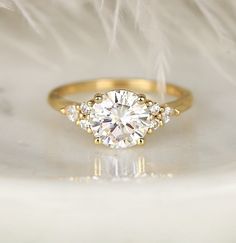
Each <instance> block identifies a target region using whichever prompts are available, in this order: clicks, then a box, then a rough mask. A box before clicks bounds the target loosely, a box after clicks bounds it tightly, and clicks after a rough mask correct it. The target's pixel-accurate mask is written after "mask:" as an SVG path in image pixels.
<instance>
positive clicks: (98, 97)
mask: <svg viewBox="0 0 236 243" xmlns="http://www.w3.org/2000/svg"><path fill="white" fill-rule="evenodd" d="M102 100H103V95H102V94H100V93H97V94H95V96H94V102H95V103H96V104H99V103H101V102H102Z"/></svg>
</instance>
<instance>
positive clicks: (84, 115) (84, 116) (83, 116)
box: [79, 113, 87, 120]
mask: <svg viewBox="0 0 236 243" xmlns="http://www.w3.org/2000/svg"><path fill="white" fill-rule="evenodd" d="M86 117H87V115H86V114H82V113H80V114H79V119H80V120H84V119H86Z"/></svg>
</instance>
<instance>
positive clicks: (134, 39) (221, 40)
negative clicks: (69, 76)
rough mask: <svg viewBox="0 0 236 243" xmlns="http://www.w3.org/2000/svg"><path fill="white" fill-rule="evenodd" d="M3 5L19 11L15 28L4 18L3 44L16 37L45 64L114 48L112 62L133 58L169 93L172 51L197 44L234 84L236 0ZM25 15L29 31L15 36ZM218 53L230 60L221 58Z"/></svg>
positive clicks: (17, 0) (21, 1) (25, 0)
mask: <svg viewBox="0 0 236 243" xmlns="http://www.w3.org/2000/svg"><path fill="white" fill-rule="evenodd" d="M0 8H2V10H1V11H5V15H8V13H9V11H11V12H12V11H14V12H15V13H16V15H15V19H14V25H15V28H16V29H14V30H13V29H12V28H10V27H8V26H9V23H8V21H5V22H4V24H2V25H3V27H4V32H1V33H0V35H1V40H0V43H3V42H5V44H6V40H7V39H11V38H12V40H11V41H9V45H10V46H11V47H12V46H14V47H15V48H16V49H17V48H19V49H21V50H23V49H24V51H23V52H21V53H22V55H26V56H27V55H28V56H31V57H32V56H33V59H35V60H36V59H37V60H40V62H41V63H42V62H44V61H43V60H47V62H46V63H47V65H48V63H51V66H52V67H54V66H55V65H56V66H58V67H59V68H60V65H61V64H62V63H65V62H66V60H68V61H69V60H73V61H74V62H77V61H78V63H81V62H82V60H83V59H86V58H87V59H89V58H90V59H89V60H90V61H91V63H93V62H94V65H96V63H95V61H96V60H97V58H95V59H94V60H93V58H92V59H91V56H90V57H87V56H84V55H85V54H83V55H78V53H86V52H85V51H84V50H86V48H87V49H89V50H90V52H91V53H94V55H96V54H97V52H98V50H99V51H101V50H103V51H104V55H106V52H109V51H110V52H111V53H112V55H110V56H108V58H110V59H111V60H110V61H112V59H113V58H114V56H116V58H121V59H122V58H124V57H126V56H127V57H128V56H129V57H131V58H133V60H134V61H135V62H137V66H138V65H139V66H140V69H141V70H142V73H143V76H146V77H151V78H155V79H157V80H158V81H159V85H160V87H161V91H162V93H164V92H165V82H166V79H167V78H168V73H169V71H170V72H171V70H172V69H171V57H172V52H174V50H175V49H176V48H178V46H179V45H183V44H184V45H185V46H186V47H187V48H190V49H192V50H195V49H196V48H197V49H198V50H199V52H201V53H202V54H203V55H204V56H207V58H208V61H209V63H210V64H212V66H213V67H214V68H215V69H216V71H217V72H219V74H220V75H222V76H224V77H226V79H227V80H229V81H230V82H231V83H233V84H235V81H234V71H233V70H232V68H231V66H232V64H235V40H236V31H235V28H234V26H235V24H236V23H235V22H236V21H235V18H234V16H235V15H236V4H235V2H234V1H233V0H232V1H230V0H228V1H224V2H223V1H212V0H207V1H203V0H193V1H191V2H190V1H187V0H179V1H177V0H174V1H171V2H170V1H160V0H147V1H141V0H114V1H107V0H80V1H78V0H70V1H63V0H47V1H46V0H42V1H36V0H34V1H32V0H12V1H11V0H1V1H0ZM17 13H20V15H19V14H17ZM9 15H10V13H9ZM22 18H23V19H24V20H25V27H24V28H25V30H24V31H25V32H26V35H25V36H24V37H22V36H21V38H18V39H16V38H14V35H15V33H14V32H15V31H17V26H19V24H21V23H22ZM28 27H30V28H31V30H32V31H34V33H35V34H36V35H34V34H32V33H30V30H29V28H28ZM19 31H22V29H19ZM37 35H38V37H37ZM35 39H37V41H35ZM14 41H15V42H17V44H15V45H14V44H13V42H14ZM24 43H31V45H25V44H24ZM42 43H43V45H42ZM52 43H54V45H52ZM104 43H105V44H104ZM104 45H105V46H106V48H105V49H103V47H104ZM22 46H23V47H22ZM32 48H33V49H32ZM216 49H217V51H216ZM225 50H227V51H229V52H230V55H228V56H227V55H226V54H225V52H224V51H225ZM219 52H221V53H222V55H224V57H225V58H226V59H227V63H228V62H230V64H231V65H226V64H225V63H226V62H224V63H222V61H221V60H220V59H217V58H216V55H218V53H219ZM55 53H56V54H55ZM76 60H77V61H76ZM124 61H125V59H124ZM124 74H125V73H124ZM120 75H121V76H123V74H122V73H121V74H120Z"/></svg>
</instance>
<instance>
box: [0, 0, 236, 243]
mask: <svg viewBox="0 0 236 243" xmlns="http://www.w3.org/2000/svg"><path fill="white" fill-rule="evenodd" d="M235 25H236V2H235V1H234V0H224V1H223V0H222V1H221V0H191V1H189V0H171V1H162V0H70V1H65V0H41V1H36V0H0V135H1V136H0V214H1V218H0V241H1V242H4V243H16V242H35V243H38V242H40V243H42V242H43V243H44V242H50V243H52V242H63V243H64V242H75V241H80V242H83V243H86V242H114V243H115V242H129V243H130V242H135V243H137V242H149V243H152V242H168V243H169V242H170V243H172V242H175V243H176V242H177V243H178V242H181V243H185V242H186V243H189V242H197V243H199V242H202V243H205V242H206V243H211V242H214V243H218V242H219V243H222V242H224V243H233V242H236V233H235V219H236V206H235V205H236V179H235V178H236V177H235V176H236V130H235V124H236V113H235V106H236V80H235V77H236V30H235ZM97 77H142V78H149V79H150V78H151V79H155V80H157V82H158V83H159V85H160V86H161V87H162V89H161V91H162V97H161V98H162V101H163V100H165V84H166V82H167V81H170V82H172V83H175V84H179V85H181V86H183V87H186V88H188V89H190V90H192V92H193V95H194V105H193V107H192V108H191V109H190V110H189V111H187V112H186V113H184V114H183V115H182V116H181V117H179V118H178V119H173V121H172V122H171V123H170V124H168V126H166V128H165V129H161V131H158V132H157V133H155V134H153V135H151V136H150V137H148V138H147V141H146V145H145V146H144V147H142V148H141V147H138V148H131V149H127V150H119V151H117V150H110V149H108V148H106V147H103V146H95V145H94V144H93V143H92V142H93V139H92V137H91V136H90V135H88V134H86V133H85V132H84V131H81V130H80V129H78V128H76V127H75V126H73V124H71V123H69V122H68V121H67V120H66V119H65V118H63V117H62V116H60V115H59V114H58V113H57V112H55V111H53V110H52V109H51V108H50V107H49V105H48V104H47V95H48V92H49V91H50V90H51V89H52V88H54V87H56V86H58V85H61V84H65V83H67V82H71V81H75V80H83V79H91V78H97ZM163 97H164V98H163Z"/></svg>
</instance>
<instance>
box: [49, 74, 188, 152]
mask: <svg viewBox="0 0 236 243" xmlns="http://www.w3.org/2000/svg"><path fill="white" fill-rule="evenodd" d="M91 91H94V92H95V93H96V94H95V95H94V97H93V98H92V99H91V100H89V101H87V102H82V103H80V102H77V101H72V100H69V99H67V98H66V97H65V96H69V95H72V94H77V93H81V92H91ZM143 93H153V94H156V95H157V93H158V84H157V82H155V81H152V80H145V79H96V80H92V81H83V82H78V83H72V84H67V85H64V86H61V87H58V88H56V89H54V90H53V91H52V92H51V93H50V94H49V103H50V104H51V106H52V107H53V108H54V109H56V110H57V111H59V112H60V113H61V114H63V115H65V116H67V118H68V119H69V120H70V121H71V122H74V123H75V124H76V125H78V126H80V127H81V128H82V129H85V130H86V131H87V132H88V133H91V134H93V136H94V141H95V143H96V144H104V145H106V146H108V147H110V148H117V149H118V148H127V147H132V146H134V145H142V144H144V138H145V136H146V134H150V133H152V132H153V131H154V130H157V129H159V128H161V127H163V126H164V125H165V124H167V123H168V122H169V121H170V120H171V118H172V117H173V116H178V115H180V114H181V113H182V112H183V111H185V110H187V109H188V108H190V107H191V105H192V94H191V92H190V91H188V90H187V89H184V88H181V87H179V86H176V85H173V84H167V87H166V93H167V94H168V95H170V96H175V97H177V99H175V100H174V101H170V102H167V103H165V104H159V103H158V102H156V101H153V100H151V99H149V98H148V97H147V96H146V95H145V94H143Z"/></svg>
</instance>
